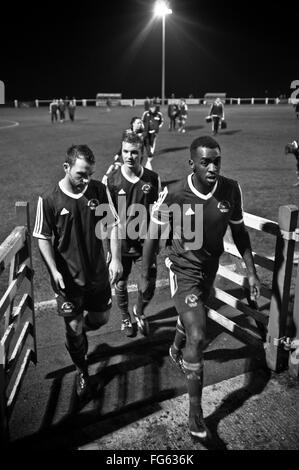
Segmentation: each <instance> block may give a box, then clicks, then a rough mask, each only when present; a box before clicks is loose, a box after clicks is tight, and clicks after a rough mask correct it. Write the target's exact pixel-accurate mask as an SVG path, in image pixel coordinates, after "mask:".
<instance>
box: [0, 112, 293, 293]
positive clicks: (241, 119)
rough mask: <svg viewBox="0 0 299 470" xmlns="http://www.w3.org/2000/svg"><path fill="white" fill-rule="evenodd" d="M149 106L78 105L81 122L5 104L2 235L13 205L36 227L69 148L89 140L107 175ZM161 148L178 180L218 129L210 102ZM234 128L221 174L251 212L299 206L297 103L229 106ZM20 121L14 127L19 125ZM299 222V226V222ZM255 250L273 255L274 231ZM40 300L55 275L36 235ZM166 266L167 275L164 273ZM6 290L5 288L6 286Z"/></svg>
mask: <svg viewBox="0 0 299 470" xmlns="http://www.w3.org/2000/svg"><path fill="white" fill-rule="evenodd" d="M142 111H143V109H142V108H140V107H136V108H112V109H111V112H107V111H106V109H105V108H95V107H87V108H82V107H78V108H77V113H76V120H75V122H70V121H69V120H67V121H65V122H64V123H59V122H58V123H55V124H51V122H50V115H49V113H48V108H47V107H40V108H38V109H35V108H21V109H9V108H0V142H1V145H0V155H1V158H0V188H1V208H0V217H1V226H0V241H1V242H2V241H3V240H4V239H5V237H7V236H8V235H9V233H10V232H11V230H12V229H13V227H14V226H15V216H14V204H15V202H16V201H18V200H22V201H29V203H30V212H31V226H33V224H34V217H35V207H36V202H37V198H38V196H39V195H40V194H41V193H43V192H44V191H45V190H46V189H48V188H51V187H52V186H53V185H54V184H55V183H56V182H57V181H58V180H59V179H61V178H62V177H63V169H62V163H63V161H64V153H65V151H66V149H67V148H68V147H69V146H70V145H71V144H87V145H89V146H90V147H91V149H92V150H93V151H94V153H95V155H96V160H97V164H96V172H95V175H94V177H95V178H100V179H101V178H102V176H103V174H104V173H105V171H106V169H107V167H108V166H109V164H110V163H111V161H112V158H113V156H114V154H115V153H116V152H117V150H118V149H119V145H120V138H121V134H122V131H123V130H124V129H126V128H128V127H129V124H130V120H131V118H132V117H133V116H140V115H141V114H142ZM164 111H165V112H164V117H165V123H164V126H163V127H162V129H161V131H160V134H159V137H158V140H157V147H156V157H155V159H154V161H153V169H154V170H155V171H157V172H158V173H159V174H160V176H161V179H162V182H166V181H170V180H175V179H178V178H181V177H183V176H184V175H186V174H187V173H188V172H189V166H188V159H189V146H190V144H191V142H192V140H193V139H194V138H196V137H197V136H199V135H206V134H211V127H210V125H209V124H207V123H206V122H205V116H206V115H207V114H208V108H207V107H204V106H200V107H190V110H189V118H188V122H187V132H186V134H178V133H175V132H169V131H168V118H167V114H166V110H164ZM226 120H227V123H228V128H227V129H226V130H225V131H221V132H220V133H219V135H218V136H217V140H218V141H219V143H220V145H221V148H222V156H223V158H222V174H223V175H224V176H227V177H230V178H234V179H237V180H238V181H239V183H240V185H241V187H242V190H243V198H244V210H245V211H246V212H250V213H253V214H255V215H258V216H261V217H265V218H267V219H271V220H274V221H276V220H277V216H278V209H279V206H281V205H288V204H294V205H296V206H298V207H299V187H294V186H293V183H295V181H296V174H295V170H296V165H295V158H294V157H293V156H292V155H284V146H285V144H286V143H287V142H289V141H291V140H294V139H299V120H296V119H295V113H294V110H293V108H292V107H291V106H287V105H269V106H265V105H264V106H255V105H247V106H238V105H233V106H226ZM14 122H17V123H19V125H16V126H14V127H8V126H10V125H11V126H12V123H14ZM298 225H299V224H298ZM252 244H253V249H254V250H256V251H257V252H258V253H261V254H267V255H274V240H273V239H272V238H271V237H270V236H265V235H253V236H252ZM33 262H34V268H35V272H36V275H35V285H36V292H35V297H36V298H35V300H38V301H40V300H48V299H50V298H52V297H53V293H52V290H51V288H50V286H49V283H48V273H47V272H46V270H45V268H44V267H43V265H42V263H41V259H40V255H39V253H38V250H37V246H36V242H35V241H34V250H33ZM163 269H164V268H162V267H160V276H162V277H163V276H164V271H163ZM0 294H2V292H0Z"/></svg>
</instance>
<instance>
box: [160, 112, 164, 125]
mask: <svg viewBox="0 0 299 470" xmlns="http://www.w3.org/2000/svg"><path fill="white" fill-rule="evenodd" d="M163 124H164V118H163V114H162V113H160V124H159V127H162V126H163Z"/></svg>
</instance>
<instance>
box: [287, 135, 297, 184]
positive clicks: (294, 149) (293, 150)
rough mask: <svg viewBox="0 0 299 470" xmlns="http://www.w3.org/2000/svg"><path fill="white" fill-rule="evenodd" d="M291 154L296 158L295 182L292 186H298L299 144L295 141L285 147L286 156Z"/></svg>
mask: <svg viewBox="0 0 299 470" xmlns="http://www.w3.org/2000/svg"><path fill="white" fill-rule="evenodd" d="M289 153H291V154H292V155H294V157H295V158H296V175H297V181H296V183H294V184H293V186H299V143H298V141H297V140H293V142H290V143H289V144H287V145H286V146H285V154H286V155H288V154H289Z"/></svg>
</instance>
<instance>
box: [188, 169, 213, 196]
mask: <svg viewBox="0 0 299 470" xmlns="http://www.w3.org/2000/svg"><path fill="white" fill-rule="evenodd" d="M192 175H193V173H191V174H190V175H188V185H189V188H190V189H191V191H192V192H193V193H194V194H195V195H196V196H198V197H200V198H201V199H210V197H212V196H213V194H214V192H215V191H216V189H217V186H218V181H216V184H215V186H214V188H213V189H212V191H210V192H209V193H208V194H202V193H201V192H199V191H197V189H196V188H195V186H194V184H193V183H192Z"/></svg>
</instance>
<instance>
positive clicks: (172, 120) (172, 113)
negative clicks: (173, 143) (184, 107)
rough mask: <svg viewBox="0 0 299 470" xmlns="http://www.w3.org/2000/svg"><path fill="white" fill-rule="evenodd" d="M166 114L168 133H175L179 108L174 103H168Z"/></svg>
mask: <svg viewBox="0 0 299 470" xmlns="http://www.w3.org/2000/svg"><path fill="white" fill-rule="evenodd" d="M167 114H168V117H169V128H168V130H169V131H175V129H176V119H177V117H178V114H179V107H178V105H177V104H176V103H170V104H169V105H168V108H167Z"/></svg>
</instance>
